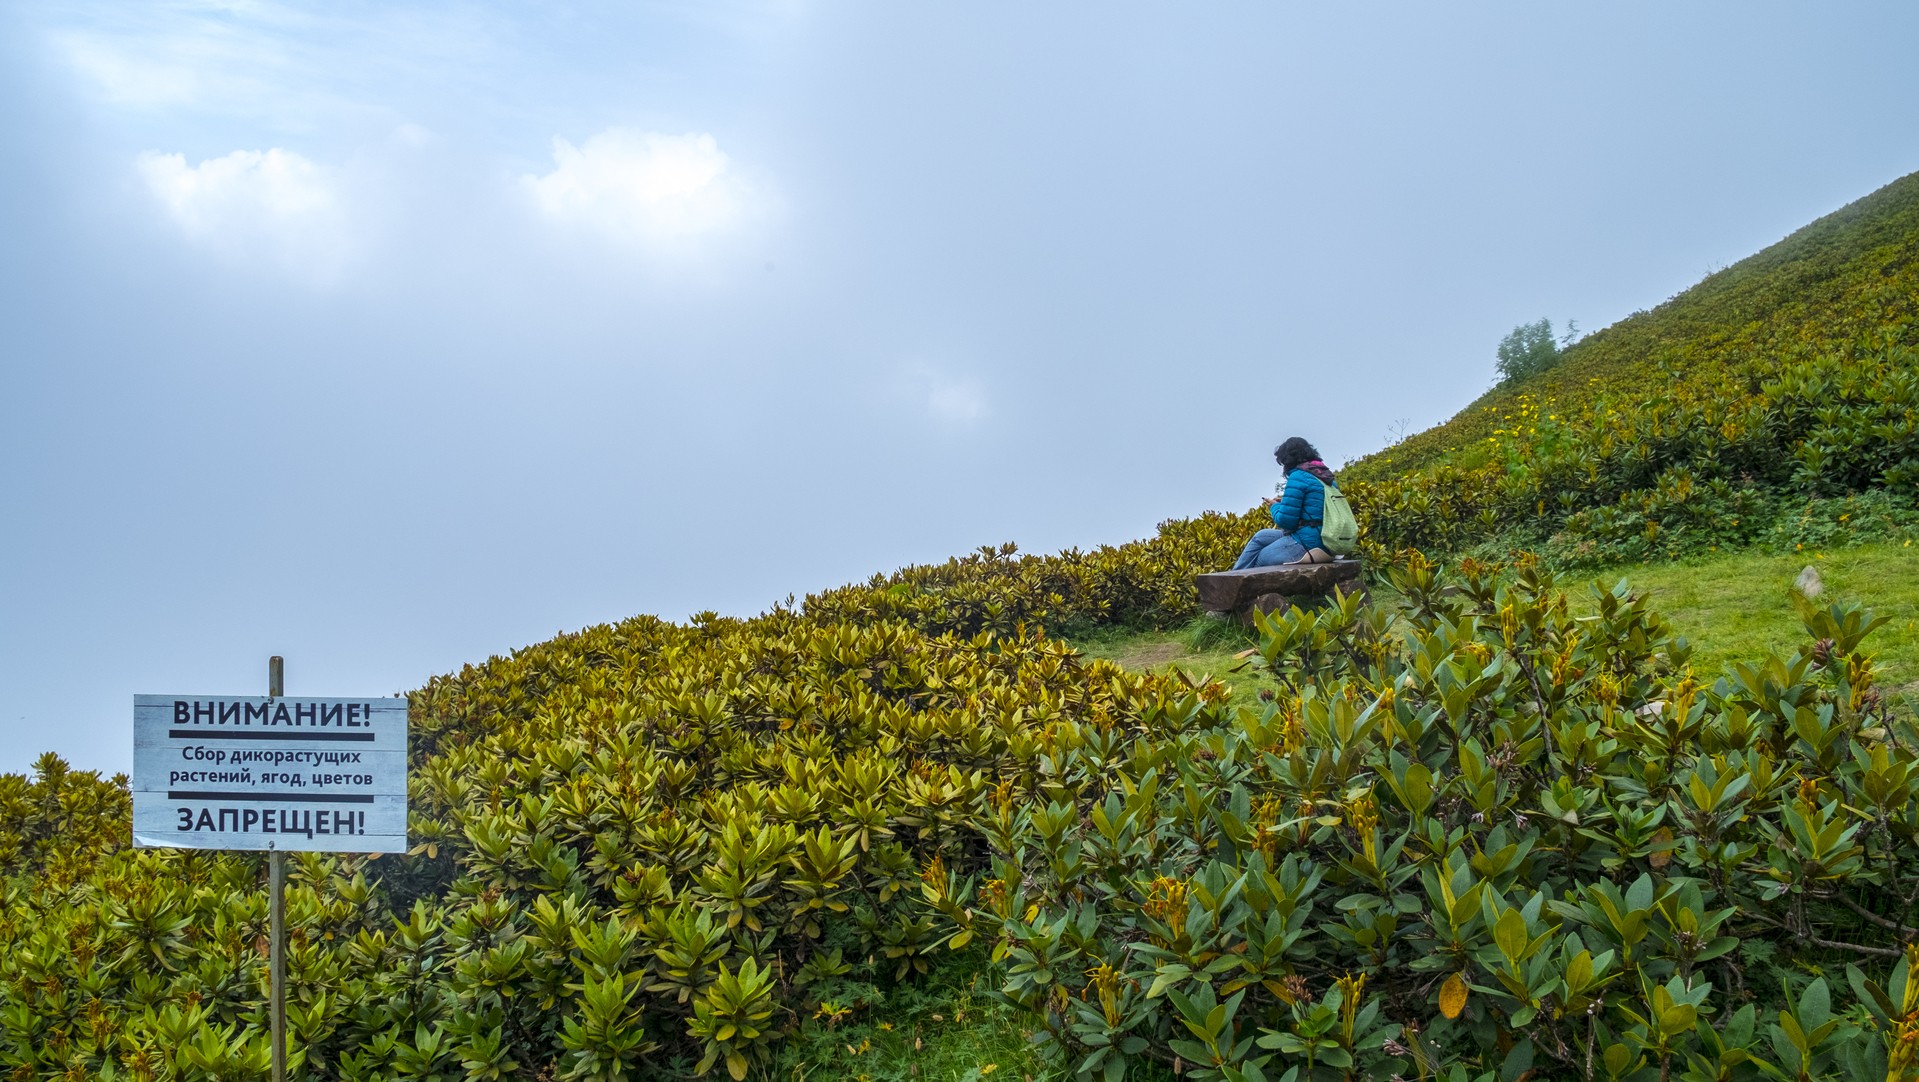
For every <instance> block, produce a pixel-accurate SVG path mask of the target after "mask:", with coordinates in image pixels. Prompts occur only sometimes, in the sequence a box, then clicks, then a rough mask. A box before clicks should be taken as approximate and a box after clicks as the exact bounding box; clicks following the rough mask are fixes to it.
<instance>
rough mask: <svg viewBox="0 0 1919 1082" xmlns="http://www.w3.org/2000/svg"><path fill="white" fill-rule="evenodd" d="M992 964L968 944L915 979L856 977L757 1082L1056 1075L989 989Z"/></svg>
mask: <svg viewBox="0 0 1919 1082" xmlns="http://www.w3.org/2000/svg"><path fill="white" fill-rule="evenodd" d="M996 977H997V974H996V967H994V966H993V965H992V964H991V963H990V962H989V961H988V960H987V958H986V955H985V953H984V951H982V950H980V949H978V948H975V949H973V950H970V951H965V952H962V953H960V954H958V955H954V956H951V957H950V958H949V959H948V960H947V962H946V964H944V965H941V966H940V967H938V968H937V969H935V970H934V971H933V973H932V974H930V975H929V976H928V977H927V978H925V979H924V980H923V981H921V982H919V983H917V984H903V985H899V986H897V987H893V988H890V989H884V990H882V989H879V988H875V987H873V986H871V985H858V986H853V987H847V988H844V989H840V990H839V992H840V994H838V995H831V994H829V995H826V996H825V997H824V998H825V999H828V1000H832V1001H834V1002H835V1003H836V1005H838V1006H841V1007H844V1008H846V1010H847V1013H846V1014H845V1015H844V1016H842V1017H839V1018H833V1017H830V1016H829V1014H828V1013H827V1012H824V1011H823V1012H821V1013H820V1014H817V1015H816V1016H815V1017H814V1018H812V1019H810V1020H808V1021H807V1022H806V1024H805V1025H803V1026H802V1027H801V1028H800V1032H799V1033H798V1034H796V1035H794V1036H793V1037H792V1038H791V1039H790V1040H788V1041H787V1042H785V1044H784V1046H783V1047H782V1049H781V1052H780V1055H779V1057H778V1060H777V1061H776V1062H775V1063H774V1064H773V1065H772V1066H771V1067H770V1068H768V1069H767V1070H765V1071H763V1072H760V1073H759V1074H758V1077H759V1078H760V1079H763V1080H765V1082H775V1080H777V1082H806V1080H811V1082H827V1080H834V1082H837V1080H841V1079H846V1080H850V1082H1064V1080H1065V1079H1068V1078H1070V1077H1072V1074H1071V1072H1070V1071H1068V1070H1067V1069H1066V1068H1065V1066H1064V1065H1063V1064H1061V1063H1060V1062H1058V1057H1057V1056H1055V1055H1050V1054H1048V1053H1047V1052H1046V1051H1043V1050H1041V1049H1038V1048H1036V1047H1034V1045H1033V1044H1032V1041H1031V1037H1030V1034H1031V1030H1032V1025H1031V1023H1030V1021H1029V1020H1028V1018H1027V1017H1026V1016H1025V1015H1024V1014H1023V1013H1022V1012H1020V1011H1017V1010H1015V1009H1014V1008H1012V1007H1010V1006H1007V1005H1005V1004H1003V1003H999V1002H997V1001H996V1000H994V998H993V996H992V989H993V983H994V981H995V980H996Z"/></svg>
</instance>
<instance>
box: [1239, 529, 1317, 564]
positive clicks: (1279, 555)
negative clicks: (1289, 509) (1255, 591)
mask: <svg viewBox="0 0 1919 1082" xmlns="http://www.w3.org/2000/svg"><path fill="white" fill-rule="evenodd" d="M1305 555H1306V546H1304V545H1302V544H1300V543H1299V542H1298V541H1297V540H1295V539H1294V537H1293V535H1292V534H1290V533H1288V532H1286V531H1285V530H1260V531H1259V532H1258V533H1255V534H1253V537H1252V540H1250V541H1248V542H1246V547H1245V548H1243V549H1241V550H1240V551H1239V559H1238V560H1236V561H1235V562H1234V563H1233V570H1235V571H1243V570H1245V569H1246V568H1249V567H1272V566H1274V565H1276V564H1290V563H1293V562H1295V561H1297V560H1299V559H1301V558H1302V557H1304V556H1305Z"/></svg>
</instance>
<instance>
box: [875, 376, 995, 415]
mask: <svg viewBox="0 0 1919 1082" xmlns="http://www.w3.org/2000/svg"><path fill="white" fill-rule="evenodd" d="M898 386H899V388H900V390H901V392H902V393H903V394H904V396H905V397H906V398H907V399H908V400H909V401H912V402H914V403H916V404H917V405H918V406H919V407H920V408H921V409H923V410H925V411H926V414H927V416H929V417H931V418H932V419H933V420H935V421H937V422H939V423H941V424H943V425H948V426H951V427H955V428H970V427H971V426H973V425H976V424H978V423H980V422H981V421H983V420H985V419H986V416H987V414H988V413H990V412H991V408H990V405H989V403H988V401H987V396H986V388H985V387H984V386H982V385H981V383H980V381H979V380H977V379H974V378H972V377H970V376H955V375H952V374H950V373H948V372H944V371H941V370H939V369H936V368H933V367H932V366H930V365H926V364H914V365H911V366H909V367H907V368H906V369H905V370H904V371H903V372H902V373H901V375H900V379H899V383H898Z"/></svg>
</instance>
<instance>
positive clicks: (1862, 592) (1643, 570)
mask: <svg viewBox="0 0 1919 1082" xmlns="http://www.w3.org/2000/svg"><path fill="white" fill-rule="evenodd" d="M1807 566H1811V567H1814V568H1816V569H1817V570H1818V571H1819V575H1820V578H1821V579H1822V580H1823V581H1824V588H1825V589H1824V592H1823V593H1822V594H1821V595H1820V598H1819V602H1820V603H1821V604H1822V605H1823V604H1831V603H1832V602H1834V601H1842V600H1843V601H1855V602H1859V603H1861V604H1864V605H1865V606H1867V607H1868V608H1870V609H1872V610H1873V611H1874V612H1876V613H1878V614H1879V615H1881V616H1886V617H1889V618H1890V621H1889V622H1888V623H1887V624H1886V626H1884V627H1882V628H1880V629H1879V630H1878V631H1876V632H1874V633H1873V635H1872V637H1871V638H1870V639H1867V640H1866V642H1867V645H1868V647H1869V648H1870V649H1871V651H1872V653H1873V654H1874V656H1875V658H1876V659H1877V661H1878V664H1879V686H1880V687H1881V688H1883V689H1885V690H1887V691H1889V692H1896V693H1899V694H1902V695H1903V696H1904V698H1905V699H1906V701H1907V702H1908V703H1911V704H1914V705H1919V546H1914V545H1912V544H1911V543H1910V542H1889V543H1879V544H1869V545H1862V546H1859V547H1857V548H1850V549H1834V550H1830V551H1818V550H1812V549H1807V550H1805V551H1801V552H1791V553H1739V554H1734V555H1722V556H1716V557H1712V558H1709V559H1704V560H1691V561H1684V562H1678V563H1658V564H1641V565H1633V566H1627V567H1614V568H1607V569H1605V570H1602V571H1582V572H1577V573H1567V574H1565V575H1563V576H1561V578H1560V584H1561V585H1562V586H1564V587H1566V588H1567V589H1568V591H1569V592H1571V593H1572V594H1573V597H1574V601H1575V603H1578V601H1579V600H1580V599H1581V598H1582V597H1583V596H1585V595H1584V592H1583V590H1582V589H1581V583H1582V582H1583V581H1588V580H1589V581H1592V582H1596V583H1598V584H1600V586H1601V587H1602V588H1605V589H1610V588H1611V587H1612V586H1613V585H1614V584H1615V583H1617V582H1618V581H1619V580H1620V579H1625V580H1627V581H1628V582H1630V583H1631V584H1632V585H1633V587H1634V588H1635V589H1638V590H1642V591H1645V592H1647V593H1649V594H1651V595H1652V598H1653V606H1654V608H1656V609H1658V610H1659V612H1660V613H1661V614H1662V615H1664V616H1665V617H1666V618H1667V619H1668V620H1670V621H1672V624H1673V627H1674V628H1675V629H1676V630H1677V631H1678V632H1679V633H1680V634H1682V635H1684V636H1686V638H1687V639H1688V640H1690V641H1691V642H1692V645H1693V649H1694V653H1693V666H1694V668H1695V669H1696V670H1698V671H1699V672H1700V673H1701V674H1702V675H1704V676H1716V675H1718V674H1719V673H1720V672H1721V671H1722V670H1723V669H1724V668H1725V666H1727V665H1729V664H1731V663H1732V662H1735V661H1751V660H1755V659H1758V658H1762V657H1764V656H1765V655H1766V654H1767V653H1769V652H1777V653H1779V654H1781V655H1785V654H1789V653H1791V652H1792V651H1794V650H1796V649H1798V648H1799V647H1800V646H1801V645H1803V644H1804V643H1805V641H1806V631H1805V629H1804V628H1803V627H1801V626H1800V623H1799V615H1798V612H1797V610H1796V609H1795V608H1794V606H1793V600H1792V599H1793V596H1794V594H1793V581H1794V579H1796V578H1797V577H1798V575H1799V572H1800V570H1801V569H1802V568H1805V567H1807ZM1374 597H1375V603H1378V602H1379V601H1380V600H1382V595H1381V592H1380V591H1377V590H1376V591H1375V592H1374ZM1070 641H1071V642H1072V644H1073V645H1074V646H1076V647H1078V648H1079V649H1080V651H1081V652H1083V653H1085V654H1086V655H1087V656H1089V657H1097V658H1105V659H1107V660H1109V661H1113V662H1115V663H1117V664H1119V665H1120V666H1122V667H1124V668H1127V669H1132V670H1134V671H1135V672H1169V671H1173V670H1177V671H1179V672H1182V673H1184V674H1185V675H1186V676H1188V677H1189V678H1191V679H1194V680H1198V679H1200V678H1202V677H1207V676H1210V677H1212V678H1213V679H1215V680H1218V681H1220V682H1221V683H1223V684H1225V685H1226V686H1227V687H1228V688H1229V689H1231V690H1232V692H1233V693H1234V695H1235V697H1238V696H1240V695H1248V696H1250V695H1251V694H1252V693H1254V692H1256V691H1257V690H1258V689H1259V688H1260V687H1263V686H1265V682H1264V680H1263V678H1262V676H1261V675H1260V673H1259V671H1258V670H1256V669H1254V668H1252V667H1251V666H1250V665H1248V664H1247V663H1246V661H1245V660H1244V659H1242V658H1239V657H1236V656H1235V655H1237V654H1238V653H1239V652H1240V651H1243V650H1246V649H1249V648H1251V647H1254V646H1256V645H1258V642H1259V639H1258V636H1256V635H1255V634H1254V633H1253V632H1251V631H1247V630H1245V629H1243V628H1240V627H1239V626H1238V625H1237V624H1232V623H1225V622H1221V621H1216V620H1211V619H1208V618H1202V619H1200V620H1197V621H1195V622H1194V623H1192V624H1189V625H1188V626H1187V627H1185V628H1183V629H1181V630H1179V631H1175V632H1164V631H1147V632H1133V631H1127V632H1121V631H1109V632H1104V633H1098V634H1094V635H1089V636H1083V637H1079V638H1074V639H1072V640H1070Z"/></svg>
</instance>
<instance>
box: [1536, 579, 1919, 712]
mask: <svg viewBox="0 0 1919 1082" xmlns="http://www.w3.org/2000/svg"><path fill="white" fill-rule="evenodd" d="M1808 566H1810V567H1813V568H1815V569H1817V570H1818V572H1819V576H1820V578H1821V579H1822V580H1823V582H1824V587H1825V589H1824V592H1823V593H1822V594H1821V595H1820V597H1819V599H1818V600H1819V603H1820V604H1830V603H1832V602H1834V601H1841V600H1843V601H1854V602H1858V603H1860V604H1863V605H1865V606H1866V607H1868V608H1870V609H1872V610H1873V611H1874V612H1876V613H1878V614H1879V615H1881V616H1886V617H1890V622H1888V623H1887V624H1886V626H1884V627H1882V628H1880V629H1879V630H1878V631H1876V632H1874V633H1873V635H1872V637H1871V638H1869V639H1867V640H1866V644H1867V646H1868V648H1869V649H1870V651H1871V652H1872V653H1873V654H1874V656H1875V658H1876V660H1877V661H1878V667H1879V685H1880V687H1882V688H1884V689H1886V690H1888V691H1899V692H1902V693H1903V694H1904V696H1905V698H1906V700H1907V702H1909V703H1919V547H1914V546H1913V545H1912V543H1911V542H1910V541H1907V542H1904V543H1888V544H1874V545H1863V546H1860V547H1858V548H1852V549H1836V550H1831V551H1814V550H1811V549H1808V550H1805V551H1802V552H1792V553H1784V554H1774V553H1743V554H1738V555H1732V556H1721V557H1717V558H1714V559H1711V560H1707V561H1703V562H1697V563H1694V562H1684V563H1667V564H1649V565H1641V566H1635V567H1620V568H1610V569H1607V570H1605V571H1602V572H1597V573H1585V574H1581V575H1580V576H1579V577H1580V578H1588V577H1590V578H1592V579H1593V580H1594V581H1597V582H1599V583H1601V584H1603V585H1604V586H1607V587H1610V586H1612V585H1613V584H1614V583H1616V582H1618V581H1619V580H1620V579H1622V578H1623V579H1625V580H1627V581H1628V582H1630V583H1631V584H1632V585H1633V587H1634V588H1635V589H1638V590H1643V591H1645V592H1647V593H1648V594H1650V595H1651V596H1652V599H1653V607H1654V608H1656V609H1658V610H1659V612H1660V613H1661V614H1663V615H1664V616H1665V617H1666V618H1667V619H1668V620H1671V621H1672V623H1673V626H1674V628H1675V629H1677V630H1678V631H1679V633H1680V634H1682V635H1685V636H1686V637H1687V638H1688V639H1690V640H1691V641H1692V643H1693V645H1694V648H1695V653H1694V655H1693V666H1694V668H1695V669H1697V670H1698V671H1699V672H1700V673H1702V674H1707V675H1714V674H1717V673H1719V672H1720V671H1721V670H1722V669H1723V668H1724V667H1725V666H1726V665H1728V664H1730V663H1731V662H1734V661H1747V660H1751V659H1754V658H1759V657H1763V656H1765V655H1766V654H1767V653H1768V652H1772V651H1776V652H1778V653H1780V654H1782V655H1784V654H1788V653H1791V652H1792V651H1793V650H1796V649H1798V648H1799V647H1800V646H1801V645H1803V644H1804V643H1805V642H1806V631H1805V628H1803V627H1802V626H1800V623H1799V615H1798V613H1797V611H1796V610H1795V608H1794V606H1793V596H1794V591H1793V580H1794V579H1795V578H1797V576H1798V575H1799V572H1800V570H1801V569H1802V568H1805V567H1808ZM1575 581H1576V580H1574V579H1572V578H1570V577H1568V578H1567V579H1566V580H1565V584H1566V585H1572V584H1573V583H1574V582H1575Z"/></svg>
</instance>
